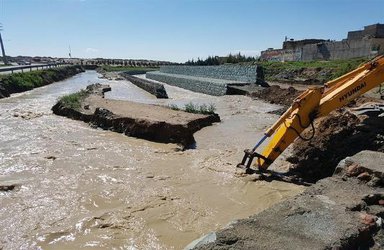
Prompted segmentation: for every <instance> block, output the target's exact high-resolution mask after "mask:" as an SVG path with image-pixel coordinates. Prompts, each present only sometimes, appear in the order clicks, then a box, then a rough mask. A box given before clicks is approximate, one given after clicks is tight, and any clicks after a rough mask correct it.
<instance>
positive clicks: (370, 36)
mask: <svg viewBox="0 0 384 250" xmlns="http://www.w3.org/2000/svg"><path fill="white" fill-rule="evenodd" d="M383 53H384V24H373V25H369V26H365V27H364V30H356V31H350V32H348V38H347V39H344V40H342V41H329V40H320V39H305V40H301V41H285V42H284V43H283V49H268V50H266V51H262V52H261V56H260V58H261V59H262V60H267V61H313V60H337V59H349V58H356V57H372V56H376V55H378V54H383Z"/></svg>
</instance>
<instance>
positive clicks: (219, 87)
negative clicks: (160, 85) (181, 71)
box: [147, 71, 228, 96]
mask: <svg viewBox="0 0 384 250" xmlns="http://www.w3.org/2000/svg"><path fill="white" fill-rule="evenodd" d="M147 78H149V79H153V80H156V81H160V82H165V83H168V84H169V85H174V86H177V87H180V88H184V89H188V90H191V91H194V92H200V93H204V94H208V95H216V96H219V95H225V94H226V92H227V83H228V81H223V80H218V79H212V78H211V79H209V78H201V77H193V76H185V75H176V74H166V73H162V72H159V71H152V72H147Z"/></svg>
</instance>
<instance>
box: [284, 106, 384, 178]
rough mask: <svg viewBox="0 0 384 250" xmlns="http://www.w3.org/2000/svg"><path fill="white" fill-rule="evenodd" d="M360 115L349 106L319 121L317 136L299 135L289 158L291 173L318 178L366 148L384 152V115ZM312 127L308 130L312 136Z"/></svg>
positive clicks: (329, 172) (306, 132)
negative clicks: (299, 137) (308, 139)
mask: <svg viewBox="0 0 384 250" xmlns="http://www.w3.org/2000/svg"><path fill="white" fill-rule="evenodd" d="M377 115H378V114H377V113H376V114H375V113H374V112H373V113H372V114H370V115H357V114H354V113H353V112H352V111H351V110H349V109H341V110H338V111H334V112H332V113H331V114H330V115H328V116H327V117H324V118H320V119H319V120H317V121H316V122H315V130H316V133H315V137H314V138H313V139H312V140H310V141H303V140H301V139H297V140H296V141H295V143H294V144H293V152H292V155H291V156H290V157H288V158H287V160H288V161H289V162H290V163H292V164H293V165H292V167H291V168H290V171H289V173H290V174H293V175H298V176H300V177H301V178H303V179H304V180H305V181H309V182H316V181H318V180H320V179H323V178H325V177H328V176H331V175H332V173H333V172H334V170H335V168H336V166H337V164H338V162H339V161H340V160H342V159H344V158H345V157H347V156H351V155H354V154H356V153H357V152H360V151H362V150H374V151H380V152H384V126H383V124H384V117H383V116H381V117H380V116H377ZM310 135H311V131H304V133H303V137H306V138H308V137H309V136H310Z"/></svg>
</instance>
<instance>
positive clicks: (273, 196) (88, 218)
mask: <svg viewBox="0 0 384 250" xmlns="http://www.w3.org/2000/svg"><path fill="white" fill-rule="evenodd" d="M95 82H102V80H100V79H98V75H97V74H96V73H94V72H92V71H88V72H86V73H82V74H80V75H78V76H75V77H74V78H71V79H68V80H66V81H63V82H59V83H54V84H52V85H49V86H45V87H43V88H39V89H35V90H33V91H30V92H26V93H23V94H18V95H16V96H13V97H11V98H8V99H3V100H1V101H0V110H1V112H0V114H1V115H0V121H1V122H0V127H1V131H2V133H1V138H0V140H1V142H2V143H1V144H0V148H1V150H0V166H1V167H0V181H5V180H7V181H12V182H13V183H17V184H20V189H18V190H14V191H10V192H0V203H1V204H2V206H1V208H0V211H1V212H0V219H1V221H2V222H3V225H8V226H7V227H2V228H1V229H0V242H1V243H0V246H2V247H3V248H4V249H18V248H28V249H33V248H38V247H42V248H43V249H53V248H54V249H69V248H71V249H76V248H81V247H92V248H96V249H97V248H98V249H105V248H113V247H115V248H130V247H131V248H138V249H149V248H152V249H153V248H158V249H161V248H164V249H170V248H175V249H180V248H182V247H184V246H185V245H186V244H188V243H189V242H191V241H192V240H194V239H196V238H198V237H200V236H201V235H204V234H206V233H208V232H210V231H214V230H217V229H219V228H221V227H223V226H224V225H226V224H227V223H229V222H230V221H232V220H234V219H238V218H245V217H248V216H249V215H252V214H255V213H257V212H260V211H262V210H263V209H265V208H267V207H270V206H271V205H273V204H275V203H277V202H279V201H281V200H282V199H285V198H287V197H291V196H293V195H295V194H297V193H299V192H301V191H302V189H303V188H302V187H300V186H295V185H291V184H287V183H279V182H271V183H265V182H258V183H255V182H247V181H246V180H245V179H242V178H237V177H235V175H234V173H235V167H234V166H235V165H236V164H237V163H238V161H239V160H240V159H241V157H242V155H243V149H244V148H246V147H249V146H250V145H253V144H254V142H255V141H256V140H257V139H258V138H259V137H260V136H261V134H262V132H263V130H264V129H265V128H266V127H268V126H270V125H271V124H272V123H273V122H274V121H275V119H277V116H276V115H272V114H268V113H267V112H269V111H272V110H274V109H278V108H279V106H274V105H270V104H266V103H264V102H261V101H255V100H251V98H248V97H244V96H223V97H212V96H207V95H203V94H198V93H193V92H190V91H186V90H182V89H179V88H176V87H170V86H166V89H167V93H168V94H169V96H170V99H162V100H157V99H156V98H154V97H152V96H150V95H148V94H147V93H145V92H144V91H143V90H141V89H139V88H137V87H136V86H134V85H132V84H129V83H128V82H126V81H109V82H107V83H108V84H109V85H111V87H112V92H111V93H107V94H106V97H107V98H117V99H125V100H127V99H128V100H133V101H137V102H142V103H156V104H163V105H168V104H171V103H173V104H177V105H182V104H184V103H188V102H190V101H193V102H194V103H214V104H215V106H216V108H217V112H218V113H219V115H220V117H221V119H222V122H221V123H220V124H215V125H213V126H210V127H206V128H204V129H202V130H200V131H198V132H197V133H195V139H196V142H197V144H196V146H197V148H196V149H194V150H187V151H184V152H180V151H177V148H178V147H177V146H176V145H175V144H160V143H154V142H148V141H145V140H141V139H135V138H131V137H126V136H124V135H121V134H116V133H113V132H109V131H103V130H95V129H93V128H90V127H89V126H88V125H87V124H85V123H83V122H80V121H73V120H70V119H67V118H64V117H59V116H55V115H53V114H52V112H51V111H50V108H51V107H52V105H53V104H54V103H55V102H56V99H57V98H58V97H59V96H61V95H63V94H68V93H71V92H75V91H78V90H79V89H81V88H84V87H85V86H87V85H89V84H91V83H95ZM23 116H24V117H23Z"/></svg>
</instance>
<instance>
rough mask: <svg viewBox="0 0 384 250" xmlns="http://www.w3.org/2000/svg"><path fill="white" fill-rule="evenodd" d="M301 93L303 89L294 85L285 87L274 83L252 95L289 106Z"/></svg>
mask: <svg viewBox="0 0 384 250" xmlns="http://www.w3.org/2000/svg"><path fill="white" fill-rule="evenodd" d="M300 93H301V91H299V90H297V89H295V88H293V87H289V88H287V89H284V88H281V87H280V86H277V85H272V86H270V87H269V88H261V89H260V90H259V91H255V92H252V93H250V95H251V96H252V97H257V98H260V99H263V100H265V101H267V102H270V103H272V104H280V105H284V106H287V107H288V106H291V104H292V101H293V100H294V99H295V98H296V97H297V96H299V95H300Z"/></svg>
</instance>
